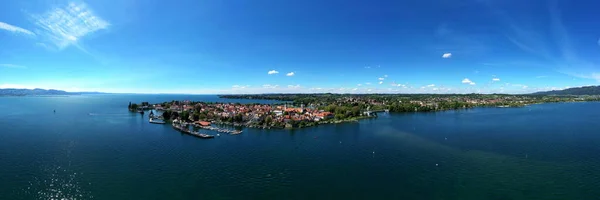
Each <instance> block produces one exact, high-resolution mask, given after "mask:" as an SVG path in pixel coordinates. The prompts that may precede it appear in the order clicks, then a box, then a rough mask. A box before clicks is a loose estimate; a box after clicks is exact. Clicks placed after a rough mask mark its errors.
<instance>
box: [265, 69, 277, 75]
mask: <svg viewBox="0 0 600 200" xmlns="http://www.w3.org/2000/svg"><path fill="white" fill-rule="evenodd" d="M267 74H268V75H272V74H279V72H278V71H275V70H271V71H268V72H267Z"/></svg>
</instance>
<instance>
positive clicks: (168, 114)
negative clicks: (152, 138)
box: [162, 111, 172, 120]
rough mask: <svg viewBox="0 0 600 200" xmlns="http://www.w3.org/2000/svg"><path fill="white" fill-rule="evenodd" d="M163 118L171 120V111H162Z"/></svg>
mask: <svg viewBox="0 0 600 200" xmlns="http://www.w3.org/2000/svg"><path fill="white" fill-rule="evenodd" d="M162 116H163V119H165V120H171V116H172V115H171V111H165V112H163V113H162Z"/></svg>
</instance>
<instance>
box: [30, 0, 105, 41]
mask: <svg viewBox="0 0 600 200" xmlns="http://www.w3.org/2000/svg"><path fill="white" fill-rule="evenodd" d="M32 18H33V19H35V24H36V25H37V26H38V27H39V28H40V29H41V30H42V31H40V32H38V35H40V36H44V37H45V38H46V39H48V40H50V41H51V42H52V43H54V45H56V47H57V48H58V49H59V50H62V49H64V48H66V47H68V46H70V45H75V46H77V47H79V46H78V45H77V42H78V41H80V40H81V38H83V37H84V36H86V35H89V34H92V33H94V32H96V31H98V30H102V29H106V28H108V26H110V24H109V23H108V22H107V21H105V20H104V19H102V18H101V17H100V16H97V15H95V14H94V12H93V11H92V10H91V9H89V8H88V6H87V5H86V4H85V3H79V4H76V3H70V4H69V5H67V6H66V7H64V8H54V9H52V10H50V11H47V12H46V13H44V14H41V15H33V16H32ZM79 48H80V47H79Z"/></svg>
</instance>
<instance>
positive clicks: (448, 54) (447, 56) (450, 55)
mask: <svg viewBox="0 0 600 200" xmlns="http://www.w3.org/2000/svg"><path fill="white" fill-rule="evenodd" d="M442 58H452V53H444V55H442Z"/></svg>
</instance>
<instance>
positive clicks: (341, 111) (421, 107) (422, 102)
mask: <svg viewBox="0 0 600 200" xmlns="http://www.w3.org/2000/svg"><path fill="white" fill-rule="evenodd" d="M263 97H265V98H270V97H269V96H263ZM221 98H226V97H221ZM287 98H288V99H285V100H292V103H289V104H288V103H284V104H261V103H245V104H242V103H239V102H238V103H232V102H222V103H219V102H193V101H189V100H186V101H177V100H172V101H170V102H163V103H157V104H150V103H148V102H142V103H141V104H140V105H138V104H136V103H131V102H130V103H129V106H128V109H129V111H130V112H140V113H141V114H142V115H145V114H144V113H143V112H142V111H147V110H155V111H156V115H160V117H162V118H163V119H164V121H165V122H166V123H169V124H171V125H172V121H173V120H180V121H184V122H188V123H194V122H200V121H206V122H210V123H211V124H215V125H225V126H232V127H236V128H238V127H242V128H254V129H289V130H293V129H301V128H308V127H315V126H319V125H323V124H341V123H353V122H360V120H364V119H370V118H377V117H378V113H381V112H385V113H393V114H397V113H417V112H419V113H431V112H444V111H452V110H454V111H456V110H468V109H473V108H523V107H527V106H530V105H535V104H546V103H576V102H598V101H600V98H598V97H592V98H590V97H555V96H540V97H535V98H532V97H526V96H525V97H519V96H497V95H473V96H465V95H462V96H437V95H431V96H417V97H413V98H409V97H404V96H392V97H390V96H386V95H380V96H377V95H376V96H367V97H362V96H352V95H339V96H336V97H331V96H324V97H319V96H316V97H315V96H308V97H306V96H300V97H296V96H289V97H287ZM292 98H299V99H292ZM302 98H311V99H312V100H311V101H309V102H308V103H307V101H306V100H305V99H302ZM241 99H246V98H241ZM271 100H273V99H271ZM279 101H282V100H279ZM310 102H312V103H310ZM305 103H306V104H305ZM288 105H289V107H288Z"/></svg>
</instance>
